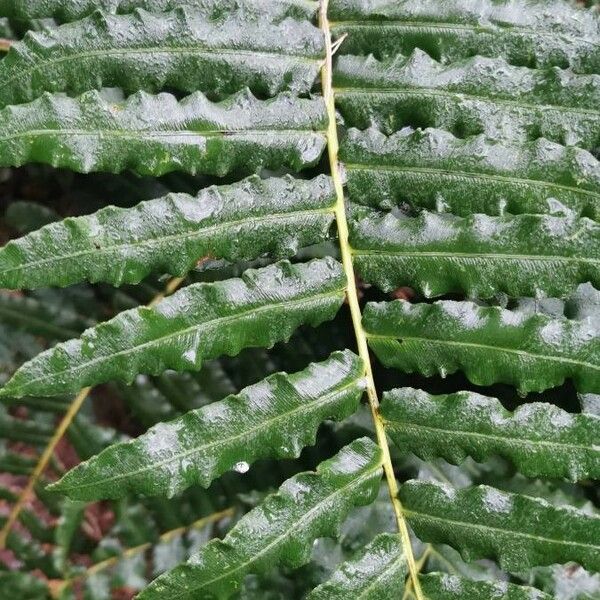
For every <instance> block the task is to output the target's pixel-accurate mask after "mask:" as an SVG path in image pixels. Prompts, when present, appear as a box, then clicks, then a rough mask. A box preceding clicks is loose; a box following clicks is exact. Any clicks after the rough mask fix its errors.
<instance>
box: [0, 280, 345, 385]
mask: <svg viewBox="0 0 600 600" xmlns="http://www.w3.org/2000/svg"><path fill="white" fill-rule="evenodd" d="M208 285H210V284H208ZM344 290H345V288H340V289H335V290H332V291H331V292H326V293H321V294H313V295H312V296H307V297H303V298H299V299H296V300H289V301H286V302H274V303H271V304H266V305H263V306H259V307H256V308H253V309H250V310H246V311H242V312H239V313H235V314H233V315H228V316H226V317H218V318H216V319H212V320H210V321H204V322H202V323H200V324H197V325H193V326H192V327H187V328H185V329H182V330H180V331H177V332H175V333H171V334H169V335H165V336H162V337H159V338H154V339H152V340H150V341H148V342H144V343H143V344H138V345H137V346H134V347H132V348H128V349H126V350H121V351H119V352H115V353H113V354H111V355H109V356H100V357H99V358H96V359H92V360H89V361H86V362H85V363H83V364H81V365H77V366H75V367H71V368H70V369H65V370H63V371H54V372H52V373H51V374H49V375H42V376H40V377H35V378H32V379H28V380H27V381H26V382H24V383H23V384H22V385H21V386H19V387H21V388H25V389H27V388H28V387H30V386H32V385H35V384H37V383H39V382H40V381H44V380H48V379H50V380H52V379H56V378H59V377H60V376H61V375H64V374H65V373H69V374H71V373H75V372H77V371H81V370H82V369H87V368H90V367H92V366H93V365H96V364H98V363H102V362H105V361H107V360H112V359H113V358H114V357H116V356H126V355H128V354H132V353H137V352H140V351H141V350H143V349H145V348H148V347H151V346H154V345H156V344H161V343H162V342H164V341H165V340H170V339H172V338H177V337H179V336H185V335H187V334H189V333H191V332H193V331H194V330H196V329H200V328H202V327H208V326H215V325H216V324H222V323H229V322H232V321H236V320H238V319H243V318H245V317H247V316H248V315H251V314H256V313H260V312H263V311H268V310H272V309H278V308H284V307H294V306H296V305H300V304H303V303H311V302H313V301H318V300H320V299H322V298H333V297H334V296H336V295H341V294H342V292H343V291H344ZM134 310H135V309H134ZM47 352H52V350H48V351H47ZM4 389H5V388H2V389H0V396H1V395H2V392H3V391H4Z"/></svg>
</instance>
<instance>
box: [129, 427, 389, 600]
mask: <svg viewBox="0 0 600 600" xmlns="http://www.w3.org/2000/svg"><path fill="white" fill-rule="evenodd" d="M381 474H382V470H381V452H380V450H379V448H378V447H377V446H376V445H375V444H374V443H373V442H372V441H371V440H369V439H367V438H361V439H360V440H356V441H355V442H352V444H350V445H349V446H346V447H345V448H343V449H342V450H341V451H340V453H339V454H337V455H336V456H335V457H334V458H332V459H330V460H327V461H325V462H324V463H321V465H319V467H318V468H317V471H316V473H314V472H309V473H300V474H299V475H296V476H294V477H292V478H291V479H289V480H288V481H286V482H285V483H284V484H283V485H282V486H281V488H279V491H278V492H277V493H276V494H273V495H271V496H268V497H267V498H266V499H265V500H264V501H263V502H262V503H261V505H260V506H258V507H257V508H255V509H254V510H252V511H250V512H249V513H248V514H247V515H246V516H244V517H243V518H242V519H241V520H240V521H239V522H238V523H237V525H236V526H235V527H234V528H233V529H232V530H231V531H230V532H229V533H228V534H227V535H226V536H225V538H224V539H223V540H222V541H221V540H213V541H211V542H209V543H208V544H207V545H206V546H204V548H202V549H201V550H200V552H199V553H198V554H197V555H195V556H193V557H192V558H191V559H190V560H189V561H188V562H187V563H185V564H183V565H180V566H179V567H177V568H175V569H173V570H172V571H170V572H168V573H166V574H165V575H163V576H161V577H159V578H158V579H156V580H155V581H154V582H153V583H152V584H150V586H149V587H147V588H146V589H145V590H144V591H143V592H142V593H141V594H140V596H139V599H140V600H154V599H155V598H156V599H159V598H160V600H168V599H169V598H177V600H185V599H186V598H190V599H191V598H206V599H209V598H218V599H221V598H228V597H230V596H231V595H232V594H233V593H234V592H235V591H237V590H238V589H239V587H240V585H241V582H242V581H243V579H244V577H245V576H246V575H248V574H249V573H258V574H260V573H265V572H268V571H270V570H271V569H272V568H273V567H274V566H275V565H277V564H282V565H285V566H287V567H291V568H297V567H299V566H301V565H303V564H305V563H306V562H308V560H309V559H310V555H311V550H312V546H313V542H314V540H315V539H317V538H321V537H329V536H335V535H336V533H337V531H338V529H339V526H340V525H341V523H342V522H343V521H344V519H345V518H346V516H347V515H348V513H349V512H350V510H351V509H352V508H353V507H354V506H364V505H367V504H369V503H371V502H373V501H374V500H375V498H376V497H377V491H378V489H379V484H380V480H381Z"/></svg>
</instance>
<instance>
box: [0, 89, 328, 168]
mask: <svg viewBox="0 0 600 600" xmlns="http://www.w3.org/2000/svg"><path fill="white" fill-rule="evenodd" d="M326 122H327V116H326V112H325V105H324V103H323V100H322V99H321V98H316V99H314V100H309V99H304V98H296V97H294V96H292V95H290V94H287V93H286V94H281V95H279V96H278V97H277V98H274V99H272V100H267V101H261V100H257V99H256V98H255V97H254V96H253V95H252V94H251V93H250V92H248V91H247V90H246V91H242V92H240V93H239V94H236V95H234V96H231V97H229V98H227V99H226V100H224V101H223V102H220V103H214V102H211V101H209V100H208V99H207V98H206V96H204V95H203V94H201V93H199V92H198V93H195V94H192V95H191V96H188V97H187V98H184V99H183V100H181V101H178V100H177V99H176V98H175V96H172V95H171V94H159V95H157V96H151V95H148V94H146V93H145V92H139V93H136V94H134V95H133V96H130V97H129V98H128V99H127V100H125V101H112V100H111V99H110V98H108V97H107V96H106V95H103V94H101V93H99V92H97V91H91V92H86V93H85V94H83V95H82V96H80V97H78V98H67V97H65V96H61V95H52V94H44V95H43V96H42V97H41V98H39V99H38V100H35V101H34V102H30V103H29V104H24V105H21V106H9V107H7V108H5V109H3V110H1V111H0V130H1V131H2V134H1V135H0V166H6V167H8V166H20V165H23V164H25V163H28V162H40V163H46V164H50V165H52V166H53V167H61V168H68V169H71V170H74V171H79V172H83V173H89V172H90V171H110V172H112V173H120V172H122V171H124V170H126V169H131V170H132V171H135V172H136V173H138V174H140V175H153V176H159V175H164V174H165V173H169V172H171V171H184V172H187V173H191V174H192V175H194V174H196V173H204V174H208V175H219V176H223V175H226V174H227V173H229V172H232V171H237V172H238V174H239V173H241V174H244V173H246V174H248V173H252V172H255V171H257V170H258V169H260V168H281V167H289V168H290V169H292V170H294V171H299V170H301V169H303V168H306V167H309V166H313V165H314V164H315V163H316V162H318V160H319V158H320V156H321V153H322V152H323V149H324V148H325V134H324V133H323V130H324V129H325V126H326Z"/></svg>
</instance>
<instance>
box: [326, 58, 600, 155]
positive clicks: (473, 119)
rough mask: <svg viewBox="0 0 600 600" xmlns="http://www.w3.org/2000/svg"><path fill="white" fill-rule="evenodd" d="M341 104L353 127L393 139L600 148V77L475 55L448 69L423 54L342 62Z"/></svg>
mask: <svg viewBox="0 0 600 600" xmlns="http://www.w3.org/2000/svg"><path fill="white" fill-rule="evenodd" d="M334 82H335V85H336V95H337V105H338V107H339V109H340V112H341V113H342V115H343V116H344V119H345V121H346V123H347V124H349V125H352V126H354V127H358V128H359V129H366V128H368V127H370V126H373V125H375V126H376V127H377V128H378V129H380V130H381V131H383V132H384V133H387V134H392V133H394V132H395V131H398V130H400V129H402V127H405V126H414V127H417V126H419V127H423V128H425V127H435V128H441V129H445V130H446V131H450V132H453V133H455V134H456V135H457V136H459V137H466V136H471V135H478V134H481V133H484V134H485V135H487V136H489V137H493V138H494V139H497V140H499V139H503V138H504V139H508V140H512V141H516V140H523V141H526V140H528V139H531V138H532V137H533V136H535V137H544V138H546V139H549V140H551V141H554V142H557V143H561V144H568V145H577V146H580V147H582V148H584V149H586V150H590V151H592V150H594V149H595V148H597V147H598V145H599V144H600V110H599V109H598V106H600V77H599V76H598V75H576V74H574V73H572V72H570V71H562V70H561V69H558V68H554V69H548V70H539V69H529V68H527V67H515V66H512V65H510V64H509V63H507V62H506V60H504V59H502V58H485V57H482V56H475V57H472V58H469V59H466V60H464V61H459V62H456V63H452V64H450V65H443V64H441V63H439V62H437V61H435V60H434V59H433V58H431V57H430V56H429V55H428V54H427V53H426V52H424V51H422V50H419V49H416V50H415V51H414V52H413V53H412V54H411V55H410V56H408V57H405V56H402V55H400V56H395V57H392V58H387V59H385V60H383V61H378V60H377V59H375V58H374V57H373V56H368V57H362V56H340V57H339V58H338V61H337V65H336V70H335V79H334Z"/></svg>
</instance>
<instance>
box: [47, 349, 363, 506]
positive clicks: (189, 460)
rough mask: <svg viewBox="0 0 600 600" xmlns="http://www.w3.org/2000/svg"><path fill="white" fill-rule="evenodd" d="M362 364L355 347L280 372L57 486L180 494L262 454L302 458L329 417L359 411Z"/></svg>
mask: <svg viewBox="0 0 600 600" xmlns="http://www.w3.org/2000/svg"><path fill="white" fill-rule="evenodd" d="M363 389H364V380H363V366H362V363H361V361H360V359H359V358H358V357H357V356H355V355H354V354H353V353H351V352H350V351H349V350H347V351H345V352H338V353H335V354H333V355H332V356H331V357H330V358H329V359H328V360H327V361H325V362H322V363H314V364H312V365H310V366H309V367H308V368H307V369H305V370H304V371H301V372H299V373H296V374H294V375H287V374H285V373H278V374H275V375H271V376H269V377H267V378H266V379H264V380H263V381H261V382H260V383H257V384H255V385H252V386H250V387H248V388H246V389H245V390H243V391H242V392H240V394H238V395H235V396H229V397H227V398H226V399H225V400H222V401H221V402H215V403H213V404H209V405H208V406H205V407H203V408H200V409H197V410H194V411H191V412H188V413H187V414H186V415H184V416H183V417H180V418H179V419H175V420H174V421H169V422H167V423H160V424H159V425H156V426H155V427H153V428H151V429H150V430H149V431H148V432H147V433H145V434H144V435H142V436H140V437H139V438H137V439H136V440H132V441H130V442H125V443H122V444H115V445H113V446H111V447H110V448H107V449H106V450H104V452H102V453H101V454H100V455H98V456H96V457H94V458H92V459H90V460H88V461H87V462H84V463H82V464H80V465H78V466H77V467H76V468H75V469H73V470H72V471H70V472H69V473H68V474H67V475H65V476H64V477H63V478H62V479H61V480H60V481H59V482H58V483H57V484H55V485H54V486H53V488H52V489H53V490H54V491H57V492H60V493H62V494H66V495H68V496H69V497H71V498H76V499H85V500H95V499H100V498H121V497H123V496H125V495H126V494H128V493H135V494H143V495H146V496H152V495H169V496H173V495H175V494H177V493H179V492H181V491H183V490H184V489H186V488H187V487H189V486H191V485H194V484H197V483H199V484H200V485H202V486H204V487H208V485H209V484H210V483H211V482H212V481H213V480H214V479H216V478H217V477H218V476H219V475H221V474H222V473H224V472H225V471H228V470H230V469H234V468H237V465H241V467H239V468H243V469H247V468H248V466H249V465H250V464H252V463H254V462H255V461H257V460H259V459H261V458H295V457H298V456H299V454H300V452H301V451H302V448H304V447H305V446H308V445H312V444H314V442H315V438H316V434H317V428H318V427H319V425H320V424H321V423H322V422H323V421H324V420H326V419H337V420H341V419H343V418H345V417H348V416H350V415H351V414H352V413H354V412H355V411H356V409H357V407H358V402H359V400H360V398H361V396H362V393H363Z"/></svg>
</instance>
